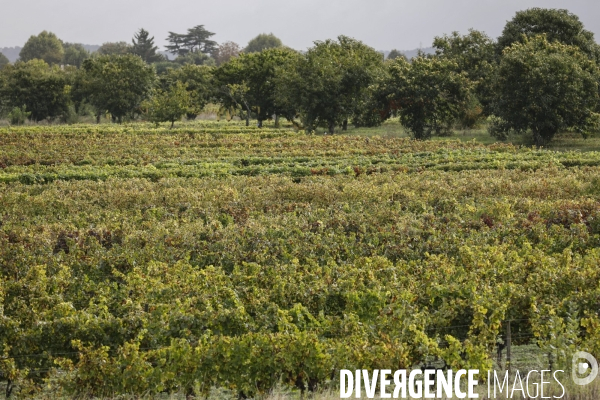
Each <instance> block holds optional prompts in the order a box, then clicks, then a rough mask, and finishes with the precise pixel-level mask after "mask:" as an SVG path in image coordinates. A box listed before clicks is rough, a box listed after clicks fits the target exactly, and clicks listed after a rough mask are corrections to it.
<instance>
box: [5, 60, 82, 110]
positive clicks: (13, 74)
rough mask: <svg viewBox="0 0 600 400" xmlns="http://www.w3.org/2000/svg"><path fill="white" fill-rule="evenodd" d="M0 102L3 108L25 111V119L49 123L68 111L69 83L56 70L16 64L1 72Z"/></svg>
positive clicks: (36, 63) (42, 65) (37, 64)
mask: <svg viewBox="0 0 600 400" xmlns="http://www.w3.org/2000/svg"><path fill="white" fill-rule="evenodd" d="M1 75H2V79H0V83H1V86H0V98H1V99H3V103H4V104H5V107H8V109H12V108H14V107H20V108H23V109H26V110H27V111H28V112H30V113H31V114H29V119H31V120H33V121H41V120H44V119H49V120H53V119H55V118H58V117H62V116H64V115H65V114H66V112H67V110H68V107H69V101H70V99H69V92H70V86H69V80H68V77H67V73H66V72H65V71H62V70H61V69H60V68H59V67H58V66H49V65H48V64H47V63H46V62H45V61H43V60H39V59H34V60H30V61H27V62H22V61H19V62H17V63H15V64H14V65H8V66H6V67H4V68H3V69H2V72H1Z"/></svg>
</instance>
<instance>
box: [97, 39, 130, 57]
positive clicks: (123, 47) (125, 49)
mask: <svg viewBox="0 0 600 400" xmlns="http://www.w3.org/2000/svg"><path fill="white" fill-rule="evenodd" d="M98 54H100V55H104V56H112V55H121V56H122V55H125V54H131V45H130V44H129V43H127V42H107V43H103V44H102V46H100V48H99V49H98Z"/></svg>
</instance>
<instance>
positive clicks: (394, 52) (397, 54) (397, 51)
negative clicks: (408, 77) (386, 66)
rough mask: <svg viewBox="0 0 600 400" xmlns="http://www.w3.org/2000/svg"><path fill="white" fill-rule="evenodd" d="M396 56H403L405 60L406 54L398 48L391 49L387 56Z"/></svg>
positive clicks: (391, 58)
mask: <svg viewBox="0 0 600 400" xmlns="http://www.w3.org/2000/svg"><path fill="white" fill-rule="evenodd" d="M396 58H404V59H405V60H406V56H405V55H404V53H402V52H401V51H399V50H396V49H393V50H392V51H390V53H389V54H388V56H387V59H388V60H395V59H396Z"/></svg>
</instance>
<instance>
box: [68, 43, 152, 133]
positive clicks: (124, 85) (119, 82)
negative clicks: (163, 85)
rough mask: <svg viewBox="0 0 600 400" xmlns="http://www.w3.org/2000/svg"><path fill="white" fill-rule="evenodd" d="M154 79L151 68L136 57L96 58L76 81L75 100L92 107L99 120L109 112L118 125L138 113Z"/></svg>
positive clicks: (129, 55)
mask: <svg viewBox="0 0 600 400" xmlns="http://www.w3.org/2000/svg"><path fill="white" fill-rule="evenodd" d="M155 78H156V75H155V72H154V68H152V67H151V66H149V65H147V64H146V63H145V62H144V61H143V60H142V59H141V58H140V57H139V56H135V55H132V54H128V55H123V56H118V55H111V56H99V57H96V58H92V59H88V60H85V61H84V63H83V65H82V67H81V69H80V70H79V73H78V75H77V79H76V80H75V87H74V91H75V98H76V100H79V101H83V100H86V101H87V102H88V103H89V104H91V105H92V106H93V107H94V108H95V109H96V116H97V119H98V120H99V119H100V115H101V114H102V113H104V112H106V111H108V112H109V113H111V114H112V116H113V117H114V118H116V119H117V120H118V121H119V122H121V121H122V119H123V117H125V116H127V115H133V114H134V112H135V111H136V110H139V106H140V104H141V102H142V101H143V100H144V99H146V98H147V97H148V95H149V93H150V90H151V89H152V87H153V84H154V81H155Z"/></svg>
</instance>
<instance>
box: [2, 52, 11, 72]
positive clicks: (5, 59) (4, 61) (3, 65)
mask: <svg viewBox="0 0 600 400" xmlns="http://www.w3.org/2000/svg"><path fill="white" fill-rule="evenodd" d="M8 64H10V61H9V60H8V58H7V57H6V56H5V55H4V54H2V53H0V69H2V68H4V67H5V66H7V65H8Z"/></svg>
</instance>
